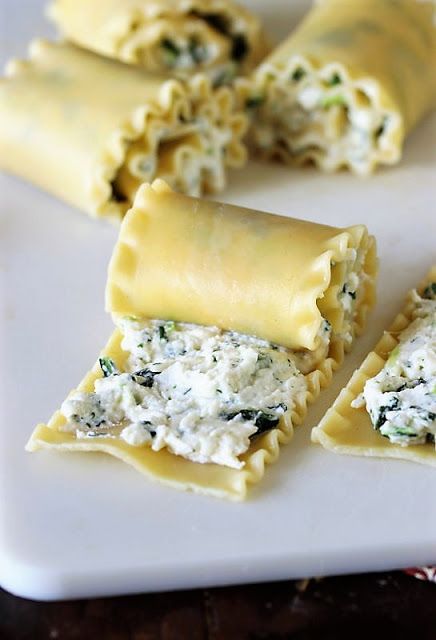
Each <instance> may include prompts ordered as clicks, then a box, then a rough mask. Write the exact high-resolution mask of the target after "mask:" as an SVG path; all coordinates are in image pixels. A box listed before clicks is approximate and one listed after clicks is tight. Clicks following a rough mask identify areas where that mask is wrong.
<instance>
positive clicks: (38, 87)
mask: <svg viewBox="0 0 436 640" xmlns="http://www.w3.org/2000/svg"><path fill="white" fill-rule="evenodd" d="M245 129H246V118H245V116H244V115H243V114H242V113H241V112H240V111H238V110H237V109H236V107H235V100H234V96H233V94H232V91H231V89H229V88H228V87H221V88H218V89H213V88H212V86H211V83H210V80H208V79H207V78H206V77H205V76H202V75H197V76H194V77H193V78H191V79H190V80H188V81H186V82H183V81H176V80H171V79H168V78H167V77H164V76H161V75H155V74H151V73H148V72H146V71H144V70H142V69H139V68H137V67H132V66H129V65H125V64H122V63H120V62H116V61H113V60H109V59H106V58H103V57H100V56H98V55H96V54H94V53H91V52H88V51H85V50H83V49H80V48H78V47H75V46H73V45H68V44H61V43H50V42H47V41H37V42H34V43H33V44H32V45H31V48H30V59H29V60H28V61H13V62H12V63H10V64H9V66H8V68H7V76H6V77H5V78H3V79H1V80H0V168H2V169H4V170H6V171H10V172H11V173H15V174H17V175H19V176H21V177H23V178H25V179H27V180H29V181H31V182H34V183H35V184H37V185H38V186H40V187H42V188H44V189H46V190H47V191H49V192H51V193H53V194H55V195H56V196H58V197H59V198H61V199H63V200H65V201H67V202H69V203H71V204H73V205H74V206H76V207H78V208H80V209H82V210H83V211H85V212H87V213H89V214H91V215H94V216H103V217H110V218H117V219H119V218H120V217H122V216H123V215H124V213H125V212H126V210H127V209H128V208H129V206H131V204H132V201H133V198H134V195H135V193H136V190H137V188H138V186H139V185H140V184H141V183H142V182H144V181H149V180H152V179H153V178H155V177H156V176H160V177H163V178H165V179H166V180H167V181H168V182H169V183H170V184H172V186H173V187H174V188H175V189H179V190H180V191H184V192H188V193H191V194H193V195H195V194H196V195H199V194H201V193H203V192H205V191H218V190H220V189H222V188H223V187H224V185H225V182H226V170H227V167H232V166H242V165H243V164H244V162H245V156H246V153H245V148H244V146H243V145H242V144H241V138H242V136H243V134H244V132H245Z"/></svg>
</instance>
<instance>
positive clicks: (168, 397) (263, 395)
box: [61, 249, 365, 469]
mask: <svg viewBox="0 0 436 640" xmlns="http://www.w3.org/2000/svg"><path fill="white" fill-rule="evenodd" d="M364 258H365V253H364V251H363V250H361V249H358V250H355V249H349V250H348V254H347V255H346V256H345V259H344V261H343V262H341V263H340V264H334V263H332V273H333V274H334V270H335V269H337V268H340V269H341V270H342V271H341V273H342V279H339V281H340V282H342V286H340V287H339V293H338V307H339V308H340V309H341V310H342V322H341V332H336V333H335V331H334V330H333V329H332V326H331V324H330V323H329V322H328V321H327V320H326V319H322V322H321V323H320V327H319V330H318V334H317V338H316V342H315V348H314V349H313V350H311V351H309V350H305V349H303V350H292V351H291V350H288V349H286V348H284V347H281V346H279V345H276V344H272V343H270V342H267V341H265V340H261V339H259V338H256V337H253V336H248V335H243V334H240V333H237V332H234V331H223V330H220V329H218V328H217V327H211V326H200V325H195V324H188V323H181V322H177V323H176V322H173V321H164V320H140V319H137V318H126V317H124V318H117V320H116V321H117V325H118V328H119V329H120V331H121V334H122V342H121V348H122V350H123V351H124V352H125V353H126V358H125V359H124V360H125V361H124V362H123V363H119V362H113V361H112V360H110V359H109V358H101V359H100V366H101V369H102V373H103V377H102V378H99V379H97V380H96V381H95V388H94V391H93V392H91V393H86V392H82V391H76V392H73V393H72V394H71V395H70V396H69V397H68V398H67V400H66V401H65V402H64V403H63V405H62V407H61V413H62V414H63V415H64V416H65V418H66V424H65V425H64V427H63V429H65V430H66V431H70V432H73V433H74V434H75V436H76V437H77V438H96V437H103V438H121V439H122V440H124V441H125V442H127V443H128V444H129V445H132V446H149V447H151V449H153V450H154V451H159V450H160V449H162V448H167V449H168V450H169V451H171V452H172V453H174V454H175V455H180V456H183V457H185V458H187V459H189V460H193V461H195V462H201V463H207V462H212V463H216V464H220V465H224V466H228V467H232V468H235V469H240V468H242V467H243V466H244V462H243V461H241V460H240V456H241V455H242V454H243V453H245V452H246V451H248V449H249V447H250V444H251V442H252V440H253V438H255V437H256V436H258V435H260V434H262V433H265V432H266V431H269V430H271V429H274V428H276V427H277V426H278V424H279V421H280V419H281V418H282V417H287V416H288V417H289V416H290V414H291V412H292V410H293V408H294V407H295V404H296V402H297V401H298V399H299V398H300V397H301V398H303V397H304V395H305V394H306V392H307V381H306V378H305V376H306V375H307V374H309V373H310V372H311V371H314V370H315V369H316V368H317V367H318V366H319V363H320V362H322V361H324V360H325V359H326V358H327V357H328V354H329V348H330V344H331V340H332V336H333V335H336V336H338V337H340V338H341V339H342V340H344V342H345V343H346V344H350V343H351V341H352V339H353V337H354V327H353V323H354V319H355V316H356V310H357V308H358V303H359V301H360V297H361V296H362V295H363V294H362V289H363V288H362V286H361V285H362V283H364V281H365V275H364V273H363V262H364Z"/></svg>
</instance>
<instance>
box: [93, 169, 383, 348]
mask: <svg viewBox="0 0 436 640" xmlns="http://www.w3.org/2000/svg"><path fill="white" fill-rule="evenodd" d="M149 190H152V191H154V192H156V193H158V194H159V193H166V192H172V189H171V188H170V187H169V186H168V185H167V184H166V183H165V182H164V181H163V180H160V179H157V180H154V181H153V183H151V184H144V185H142V186H141V187H140V189H139V190H138V192H137V194H136V197H135V201H134V203H133V206H132V208H131V209H130V211H129V212H128V214H127V216H126V218H125V220H124V222H123V227H122V228H121V231H120V236H119V239H118V242H117V244H116V246H115V248H114V251H113V253H112V257H111V260H110V264H109V269H108V279H107V284H106V296H105V297H106V304H105V306H106V310H107V311H108V312H109V313H113V314H119V313H121V314H133V315H135V314H136V315H142V312H141V310H138V309H135V306H134V303H133V301H132V300H133V296H132V294H131V283H132V282H134V281H135V273H136V271H137V262H138V258H137V252H138V251H139V250H141V247H140V246H139V247H138V243H137V242H136V240H135V239H136V238H141V237H144V233H145V231H146V225H147V220H146V218H145V217H143V216H138V215H135V212H136V211H138V210H140V211H145V212H146V211H147V209H148V201H147V194H148V192H149ZM361 246H363V247H365V248H366V259H365V263H364V268H363V271H364V274H365V289H364V292H363V295H362V300H361V301H360V303H359V309H358V313H357V314H356V318H355V320H354V323H353V325H354V326H353V333H355V334H356V335H358V334H359V333H360V332H361V330H362V327H361V325H363V324H364V321H365V318H366V316H367V314H368V311H369V309H370V308H371V307H372V306H373V305H374V303H375V286H376V275H377V270H378V262H377V257H376V244H375V238H374V236H372V235H369V234H368V231H367V229H366V227H365V226H363V225H356V226H354V227H349V228H347V229H342V230H338V233H336V234H335V235H334V236H332V237H331V238H330V239H328V240H326V241H324V242H323V243H322V245H320V255H319V256H318V258H317V259H316V260H315V261H314V263H313V267H312V268H311V269H310V271H309V273H308V274H307V277H306V278H305V281H304V283H302V287H301V292H300V293H298V294H297V295H296V298H295V304H296V306H298V309H299V311H298V314H296V317H297V316H298V317H301V318H302V322H303V323H304V324H303V325H302V327H301V330H300V331H299V339H300V343H299V344H298V345H295V348H308V349H314V348H315V341H316V336H317V332H318V329H319V327H320V325H321V321H322V317H325V318H326V319H327V320H329V321H330V322H331V323H332V324H333V328H334V329H335V331H336V332H337V333H339V332H340V325H341V322H342V320H343V316H342V315H341V311H340V305H339V300H338V293H339V288H340V286H342V284H341V283H340V270H338V269H337V268H332V267H331V262H332V261H334V262H336V263H337V264H340V263H341V262H343V261H344V260H345V259H346V256H347V252H348V251H349V249H358V248H359V247H361ZM260 337H264V338H265V336H260Z"/></svg>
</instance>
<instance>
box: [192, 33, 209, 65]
mask: <svg viewBox="0 0 436 640" xmlns="http://www.w3.org/2000/svg"><path fill="white" fill-rule="evenodd" d="M189 53H190V56H191V58H192V60H193V61H194V62H195V63H196V64H201V63H202V62H204V61H205V60H206V59H207V48H206V47H205V46H204V45H203V44H202V43H201V42H200V41H199V40H198V38H195V37H192V38H191V39H190V40H189Z"/></svg>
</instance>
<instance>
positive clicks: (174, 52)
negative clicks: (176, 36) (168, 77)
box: [160, 38, 180, 67]
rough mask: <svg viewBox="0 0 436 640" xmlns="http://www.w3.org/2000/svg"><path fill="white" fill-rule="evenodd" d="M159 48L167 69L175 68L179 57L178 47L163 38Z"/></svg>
mask: <svg viewBox="0 0 436 640" xmlns="http://www.w3.org/2000/svg"><path fill="white" fill-rule="evenodd" d="M160 46H161V48H162V52H163V55H164V59H165V64H166V65H167V66H169V67H173V66H175V64H176V63H177V58H178V57H179V56H180V49H179V47H178V46H177V45H176V44H174V42H173V41H172V40H170V39H169V38H164V39H163V40H162V41H161V43H160Z"/></svg>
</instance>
